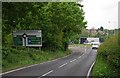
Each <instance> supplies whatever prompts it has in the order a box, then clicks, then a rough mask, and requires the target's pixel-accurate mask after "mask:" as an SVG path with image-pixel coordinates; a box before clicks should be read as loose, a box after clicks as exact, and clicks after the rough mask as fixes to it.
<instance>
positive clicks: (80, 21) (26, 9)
mask: <svg viewBox="0 0 120 78" xmlns="http://www.w3.org/2000/svg"><path fill="white" fill-rule="evenodd" d="M2 10H3V43H4V44H5V46H7V44H9V45H12V43H10V42H12V41H11V40H12V39H10V38H11V37H12V35H11V37H9V38H8V35H10V34H12V32H13V31H14V30H42V36H43V47H42V48H47V49H64V50H65V49H66V48H67V47H65V46H66V45H67V42H68V41H69V40H71V39H73V36H74V35H76V34H80V33H81V30H82V29H83V28H85V27H86V26H85V25H86V24H87V22H85V21H84V12H83V9H82V8H80V7H79V6H78V4H77V3H74V2H53V3H52V2H36V3H35V2H33V3H28V2H27V3H25V2H21V3H19V2H17V3H14V2H5V3H3V7H2Z"/></svg>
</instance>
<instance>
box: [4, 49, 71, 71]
mask: <svg viewBox="0 0 120 78" xmlns="http://www.w3.org/2000/svg"><path fill="white" fill-rule="evenodd" d="M70 53H71V51H70V50H68V51H66V52H65V51H60V50H57V51H54V52H52V51H47V50H46V51H40V50H36V49H29V50H27V49H24V50H17V49H12V48H3V49H2V70H3V72H6V71H9V70H12V69H16V68H20V67H23V66H28V65H32V64H37V63H41V62H45V61H48V60H52V59H56V58H60V57H63V56H66V55H68V54H70Z"/></svg>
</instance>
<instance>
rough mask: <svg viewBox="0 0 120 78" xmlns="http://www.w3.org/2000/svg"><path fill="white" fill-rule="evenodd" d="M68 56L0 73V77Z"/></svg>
mask: <svg viewBox="0 0 120 78" xmlns="http://www.w3.org/2000/svg"><path fill="white" fill-rule="evenodd" d="M70 55H72V54H70ZM70 55H67V56H64V57H61V58H58V59H54V60H50V61H46V62H43V63H39V64H33V65H30V66H26V67H21V68H18V69H14V70H10V71H7V72H4V73H0V76H1V75H4V74H8V73H11V72H15V71H18V70H22V69H25V68H29V67H33V66H36V65H40V64H45V63H49V62H53V61H57V60H60V59H62V58H66V57H68V56H70Z"/></svg>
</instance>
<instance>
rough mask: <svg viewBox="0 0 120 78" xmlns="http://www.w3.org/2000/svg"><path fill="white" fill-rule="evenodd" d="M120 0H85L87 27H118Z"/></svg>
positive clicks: (83, 2) (84, 8)
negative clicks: (119, 4)
mask: <svg viewBox="0 0 120 78" xmlns="http://www.w3.org/2000/svg"><path fill="white" fill-rule="evenodd" d="M119 1H120V0H83V1H82V2H81V4H83V5H84V7H83V10H84V12H85V21H87V22H88V24H87V29H91V28H95V29H97V28H100V27H101V26H102V27H103V28H104V29H115V28H118V2H119Z"/></svg>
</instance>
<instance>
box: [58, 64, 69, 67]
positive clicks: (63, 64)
mask: <svg viewBox="0 0 120 78" xmlns="http://www.w3.org/2000/svg"><path fill="white" fill-rule="evenodd" d="M67 64H68V63H64V64H62V65H61V66H59V67H58V68H61V67H63V66H65V65H67Z"/></svg>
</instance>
